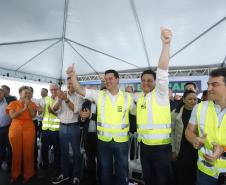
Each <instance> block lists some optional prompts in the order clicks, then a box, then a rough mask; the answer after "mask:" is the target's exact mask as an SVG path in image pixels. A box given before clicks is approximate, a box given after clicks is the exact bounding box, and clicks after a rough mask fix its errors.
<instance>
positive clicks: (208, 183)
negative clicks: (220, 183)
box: [196, 170, 217, 185]
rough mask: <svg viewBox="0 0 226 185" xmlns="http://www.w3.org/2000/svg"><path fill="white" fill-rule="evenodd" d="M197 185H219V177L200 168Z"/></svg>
mask: <svg viewBox="0 0 226 185" xmlns="http://www.w3.org/2000/svg"><path fill="white" fill-rule="evenodd" d="M196 185H217V179H216V178H214V177H211V176H209V175H207V174H205V173H203V172H201V171H199V170H198V172H197V183H196Z"/></svg>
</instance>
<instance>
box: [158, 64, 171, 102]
mask: <svg viewBox="0 0 226 185" xmlns="http://www.w3.org/2000/svg"><path fill="white" fill-rule="evenodd" d="M168 76H169V74H168V70H163V69H160V68H158V69H157V72H156V86H155V91H156V98H157V102H158V103H159V104H160V105H166V104H168V103H169V95H168V94H169V87H168V85H169V77H168Z"/></svg>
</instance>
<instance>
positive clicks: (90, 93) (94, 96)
mask: <svg viewBox="0 0 226 185" xmlns="http://www.w3.org/2000/svg"><path fill="white" fill-rule="evenodd" d="M85 91H86V92H85V97H84V98H85V99H88V100H90V101H94V102H95V103H96V105H97V102H98V98H99V94H100V90H94V89H85Z"/></svg>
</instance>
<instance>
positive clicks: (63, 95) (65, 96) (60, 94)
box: [57, 90, 67, 100]
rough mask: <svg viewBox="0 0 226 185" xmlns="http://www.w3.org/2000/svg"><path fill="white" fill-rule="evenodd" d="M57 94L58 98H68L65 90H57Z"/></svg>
mask: <svg viewBox="0 0 226 185" xmlns="http://www.w3.org/2000/svg"><path fill="white" fill-rule="evenodd" d="M57 96H58V98H59V99H61V100H66V99H67V94H66V93H64V92H63V91H61V90H59V91H57Z"/></svg>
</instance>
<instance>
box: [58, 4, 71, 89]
mask: <svg viewBox="0 0 226 185" xmlns="http://www.w3.org/2000/svg"><path fill="white" fill-rule="evenodd" d="M68 3H69V0H65V2H64V21H63V32H62V51H61V70H60V81H61V82H62V79H63V77H62V73H63V65H64V44H65V33H66V27H67V15H68ZM60 85H62V84H60Z"/></svg>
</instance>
